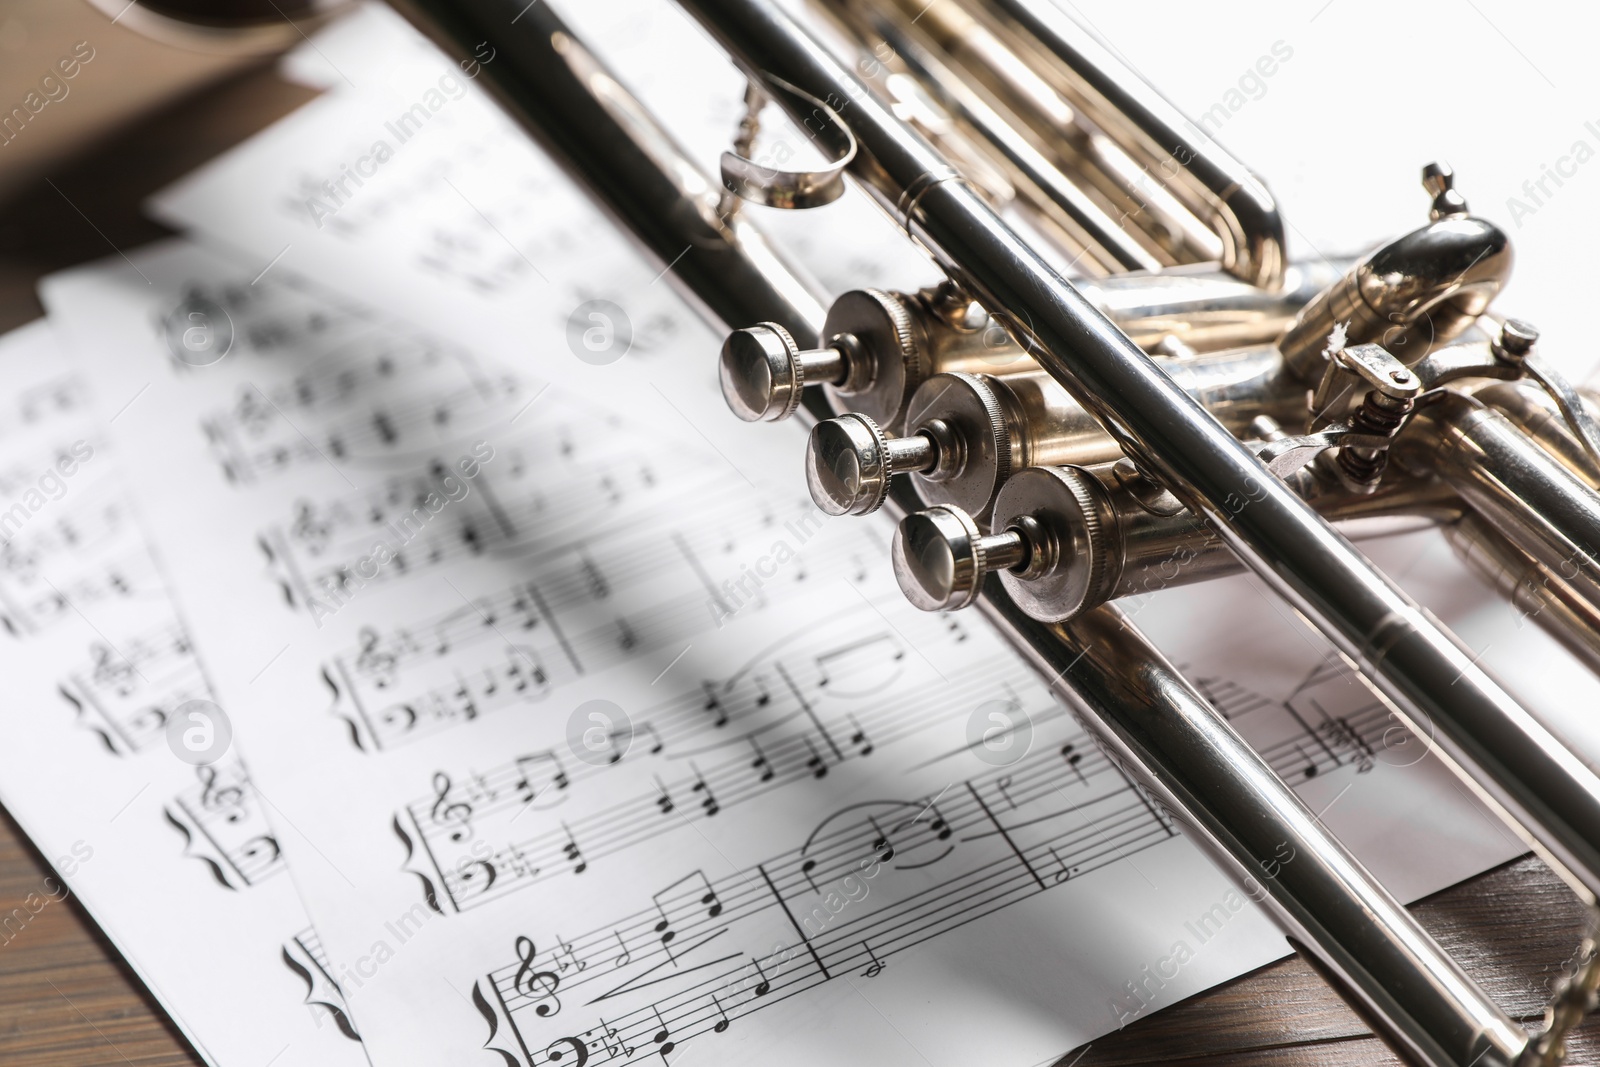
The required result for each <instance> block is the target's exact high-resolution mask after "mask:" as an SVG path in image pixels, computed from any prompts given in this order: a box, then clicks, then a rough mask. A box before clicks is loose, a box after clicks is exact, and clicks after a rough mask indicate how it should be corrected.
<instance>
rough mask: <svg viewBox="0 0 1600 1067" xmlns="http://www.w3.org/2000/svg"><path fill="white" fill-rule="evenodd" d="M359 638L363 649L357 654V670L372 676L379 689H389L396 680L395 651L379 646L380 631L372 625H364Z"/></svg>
mask: <svg viewBox="0 0 1600 1067" xmlns="http://www.w3.org/2000/svg"><path fill="white" fill-rule="evenodd" d="M357 639H358V640H359V641H360V642H361V651H360V653H358V654H357V656H356V670H358V671H360V672H361V673H362V674H364V675H367V676H369V677H371V678H372V681H373V684H374V685H376V686H377V687H378V688H379V689H387V688H388V686H389V683H390V682H392V681H393V680H394V666H395V658H394V653H393V652H389V651H387V650H386V649H383V648H380V647H378V631H377V630H374V629H373V628H372V627H370V626H363V627H362V628H361V632H360V634H358V635H357Z"/></svg>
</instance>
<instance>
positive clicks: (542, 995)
mask: <svg viewBox="0 0 1600 1067" xmlns="http://www.w3.org/2000/svg"><path fill="white" fill-rule="evenodd" d="M536 952H537V950H536V949H535V948H534V947H533V940H532V938H528V937H518V938H517V958H518V959H520V960H521V961H522V966H521V967H519V968H518V969H517V976H516V978H515V979H513V980H512V982H511V985H512V987H513V988H514V989H516V991H517V992H519V993H522V994H524V995H526V996H530V997H532V998H533V999H534V1007H533V1013H534V1014H535V1015H539V1016H545V1015H554V1014H556V1013H557V1012H559V1011H560V1010H561V1001H559V1000H557V999H556V990H557V989H559V988H560V987H561V977H560V975H558V974H556V973H555V972H554V971H536V970H534V969H533V957H534V955H535V954H536ZM552 1058H558V1057H552ZM587 1058H588V1057H587V1055H585V1054H583V1053H581V1052H580V1054H579V1058H578V1062H579V1063H582V1062H583V1061H584V1060H585V1059H587Z"/></svg>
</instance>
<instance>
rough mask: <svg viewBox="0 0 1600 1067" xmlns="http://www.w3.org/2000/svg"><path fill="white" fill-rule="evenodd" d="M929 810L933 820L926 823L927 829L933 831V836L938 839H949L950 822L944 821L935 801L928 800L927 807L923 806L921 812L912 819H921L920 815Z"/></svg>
mask: <svg viewBox="0 0 1600 1067" xmlns="http://www.w3.org/2000/svg"><path fill="white" fill-rule="evenodd" d="M929 811H931V812H933V821H932V822H931V823H929V824H928V829H930V830H932V831H933V836H934V837H936V838H938V839H939V840H940V841H948V840H950V834H951V830H950V824H949V823H947V822H945V819H944V815H943V813H941V812H940V811H939V805H938V802H937V801H929V802H928V806H927V808H925V809H924V810H923V811H922V813H921V814H919V815H918V816H917V818H916V819H915V820H913V821H921V819H922V816H923V815H926V814H927V813H928V812H929Z"/></svg>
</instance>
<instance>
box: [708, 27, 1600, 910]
mask: <svg viewBox="0 0 1600 1067" xmlns="http://www.w3.org/2000/svg"><path fill="white" fill-rule="evenodd" d="M680 3H681V4H682V6H683V7H684V8H685V9H686V10H688V11H689V12H690V13H691V14H692V15H693V16H694V17H695V18H696V19H697V20H698V21H699V22H700V23H701V25H702V26H703V27H704V28H705V29H706V30H707V31H708V32H709V33H710V34H711V36H712V37H713V38H714V39H715V40H717V41H718V42H719V43H720V44H721V45H722V46H723V47H724V49H725V50H726V51H727V52H728V53H729V54H730V55H731V56H732V57H733V58H734V60H735V62H736V63H737V64H738V65H739V66H740V67H741V68H742V69H743V70H744V72H745V73H746V75H747V76H748V77H750V78H752V79H754V80H755V81H756V82H757V83H762V82H764V81H771V80H773V79H778V80H781V81H782V82H783V83H785V84H787V85H791V86H797V87H799V89H800V90H802V91H803V92H804V93H805V94H807V95H808V96H809V97H811V98H814V99H816V100H819V101H824V102H826V103H827V104H828V107H829V108H830V109H832V111H833V112H834V113H835V114H837V115H839V116H841V120H842V122H844V123H845V124H847V125H848V128H849V130H850V131H851V134H852V135H853V138H854V139H855V141H856V143H857V144H858V145H859V148H860V150H859V151H858V152H857V153H856V154H855V156H854V158H853V159H852V160H851V161H850V163H849V165H848V169H849V173H851V174H852V175H854V176H855V177H856V178H857V179H858V180H859V181H860V182H861V184H862V185H863V186H864V187H865V188H866V189H867V190H868V191H869V192H870V193H871V194H872V195H873V196H874V198H875V199H877V200H878V202H879V203H880V204H881V205H882V206H883V207H884V208H885V209H887V210H888V211H890V212H891V213H892V214H893V216H894V217H895V218H897V219H898V220H900V221H901V223H902V224H903V225H904V226H905V228H906V230H907V233H908V234H909V235H911V236H912V237H913V238H914V239H915V240H917V242H918V243H919V244H921V245H922V246H923V247H924V248H925V249H926V250H927V251H929V252H930V253H931V254H932V255H933V256H934V258H935V260H936V262H938V263H939V264H940V265H941V266H942V267H944V268H945V270H946V271H947V273H949V275H950V276H951V277H952V278H953V279H955V280H956V281H957V282H958V283H959V284H961V286H962V287H963V289H964V290H965V291H967V292H969V293H971V294H972V295H973V296H974V297H975V298H976V299H977V300H979V302H981V303H982V304H983V306H984V307H986V308H988V309H990V313H991V314H993V315H997V316H1003V317H1004V321H1005V323H1006V325H1007V327H1008V329H1010V330H1011V331H1012V333H1013V336H1016V337H1018V338H1021V339H1025V343H1026V345H1027V346H1028V347H1029V349H1030V351H1031V353H1032V354H1033V356H1034V358H1035V359H1036V360H1037V361H1038V362H1039V364H1040V365H1041V367H1043V368H1044V369H1045V370H1046V371H1048V372H1049V373H1050V374H1051V376H1052V377H1054V378H1056V380H1057V381H1059V382H1060V383H1061V384H1062V385H1063V386H1064V387H1066V388H1067V390H1068V391H1069V392H1070V393H1071V394H1072V395H1073V396H1074V398H1075V399H1077V400H1078V401H1079V402H1080V403H1082V404H1083V405H1084V406H1086V407H1087V408H1089V409H1090V410H1091V411H1094V412H1095V414H1096V415H1097V416H1098V417H1099V418H1100V419H1101V421H1102V423H1103V424H1104V425H1105V427H1106V429H1107V430H1108V431H1110V432H1111V433H1112V435H1113V436H1114V437H1116V438H1117V440H1118V441H1119V443H1120V444H1122V445H1123V447H1124V450H1125V451H1126V452H1127V453H1128V454H1129V455H1130V456H1131V457H1132V458H1134V459H1135V460H1136V461H1137V462H1138V463H1140V465H1141V466H1142V467H1143V468H1144V469H1146V470H1148V471H1150V472H1152V473H1153V474H1155V475H1156V476H1158V477H1159V478H1160V479H1161V481H1162V482H1163V483H1164V484H1166V485H1167V487H1168V488H1170V489H1171V490H1172V491H1173V492H1174V493H1176V494H1177V495H1178V497H1179V498H1180V499H1181V500H1182V501H1183V502H1184V503H1185V504H1187V505H1188V506H1190V507H1191V508H1192V509H1194V510H1195V511H1196V512H1197V513H1199V514H1201V515H1204V516H1205V517H1206V519H1207V521H1209V522H1210V523H1212V525H1213V526H1214V527H1215V528H1216V529H1217V530H1218V532H1219V533H1220V534H1221V536H1222V537H1223V538H1224V540H1225V541H1226V542H1227V543H1228V544H1229V546H1230V547H1231V548H1232V549H1233V550H1234V551H1235V552H1236V553H1238V554H1239V556H1240V557H1241V558H1242V559H1243V560H1244V561H1245V562H1246V564H1247V565H1248V566H1249V567H1250V569H1252V570H1253V571H1255V572H1256V573H1257V574H1258V575H1259V576H1261V577H1262V578H1263V579H1264V580H1265V581H1266V582H1267V583H1268V584H1269V585H1270V586H1271V587H1273V588H1274V589H1275V590H1276V591H1277V592H1278V593H1279V594H1280V595H1281V596H1283V597H1284V598H1285V599H1286V600H1287V601H1288V602H1289V603H1290V604H1291V605H1293V607H1294V608H1295V609H1296V610H1297V611H1299V612H1300V613H1301V614H1302V615H1303V616H1305V617H1306V618H1307V619H1308V620H1310V621H1312V622H1313V623H1315V624H1316V625H1317V626H1318V627H1319V628H1320V629H1321V630H1322V631H1323V632H1324V633H1325V634H1326V635H1327V636H1328V637H1329V639H1330V640H1331V641H1332V642H1333V644H1334V646H1335V647H1336V648H1337V649H1338V650H1339V651H1340V652H1341V653H1342V654H1343V655H1344V656H1345V657H1346V658H1347V659H1348V661H1349V662H1351V663H1352V664H1353V665H1355V666H1356V667H1358V668H1359V669H1360V670H1361V671H1362V672H1363V673H1364V674H1366V675H1367V676H1368V677H1369V678H1371V679H1372V680H1373V682H1374V684H1375V686H1376V687H1377V689H1378V691H1379V692H1380V693H1381V694H1382V695H1383V696H1385V697H1386V698H1387V699H1388V701H1389V702H1390V703H1391V704H1393V705H1394V706H1395V708H1396V710H1397V711H1398V712H1399V713H1400V714H1401V716H1402V718H1403V719H1404V720H1405V721H1406V722H1407V723H1408V724H1409V726H1410V727H1411V728H1412V729H1413V731H1414V732H1416V733H1417V734H1418V736H1422V737H1430V736H1432V737H1436V738H1437V740H1438V746H1439V749H1440V751H1441V752H1442V754H1443V756H1444V758H1445V760H1446V762H1447V763H1448V764H1450V765H1451V766H1452V767H1453V769H1455V770H1456V771H1457V773H1458V774H1461V775H1462V776H1463V777H1464V778H1466V779H1467V780H1468V781H1470V782H1472V783H1473V784H1474V785H1475V786H1476V788H1477V789H1478V790H1479V792H1480V794H1481V795H1483V796H1485V797H1486V798H1487V799H1489V800H1490V802H1491V803H1492V804H1494V805H1495V806H1496V807H1497V808H1498V809H1499V810H1500V811H1501V812H1502V813H1504V814H1506V815H1507V816H1508V819H1509V821H1511V822H1512V824H1513V825H1514V826H1516V827H1518V828H1519V829H1520V830H1521V832H1523V833H1524V834H1525V836H1526V837H1527V838H1528V840H1529V841H1530V843H1533V844H1535V845H1536V847H1538V848H1539V849H1540V850H1541V851H1542V852H1543V853H1544V854H1545V855H1546V856H1547V857H1548V858H1550V859H1552V860H1553V862H1554V864H1555V865H1556V866H1557V868H1558V869H1560V870H1562V871H1564V872H1566V873H1568V875H1569V877H1570V879H1571V881H1572V882H1573V885H1574V888H1575V889H1577V890H1578V891H1579V892H1580V893H1582V895H1583V896H1584V897H1585V899H1586V900H1588V901H1590V902H1593V901H1594V899H1595V893H1596V891H1597V890H1600V778H1597V777H1596V775H1595V773H1594V772H1593V771H1591V770H1590V769H1589V768H1588V767H1587V766H1586V765H1585V764H1584V763H1583V762H1582V761H1581V760H1579V759H1578V758H1577V757H1576V756H1574V755H1573V754H1572V753H1571V752H1570V751H1568V750H1567V749H1566V748H1565V747H1564V746H1563V745H1562V743H1561V742H1560V741H1559V740H1558V739H1557V738H1556V737H1555V736H1554V735H1553V734H1552V733H1550V731H1548V730H1547V729H1546V728H1545V727H1544V726H1543V725H1541V724H1540V723H1539V722H1538V721H1537V720H1536V719H1535V718H1534V717H1533V716H1532V715H1531V714H1529V713H1528V711H1527V710H1526V709H1524V708H1523V707H1522V706H1521V705H1520V704H1519V703H1518V702H1517V701H1516V700H1515V699H1514V698H1513V697H1512V696H1511V695H1510V694H1509V693H1507V692H1506V691H1505V690H1504V689H1503V688H1502V687H1501V686H1500V685H1499V683H1498V682H1496V681H1495V680H1494V679H1493V678H1491V677H1490V676H1489V674H1488V673H1487V672H1486V671H1485V670H1483V669H1482V668H1481V667H1479V666H1478V665H1477V663H1476V660H1475V658H1474V656H1473V655H1472V653H1471V652H1470V651H1469V650H1468V649H1466V648H1465V647H1464V646H1463V645H1462V644H1461V643H1460V642H1459V641H1458V640H1457V639H1456V638H1454V637H1453V636H1452V635H1450V634H1448V633H1447V632H1446V631H1445V630H1444V629H1443V628H1442V627H1441V626H1440V625H1439V624H1438V623H1437V622H1436V621H1435V620H1434V619H1433V618H1432V617H1431V616H1429V615H1428V614H1427V613H1426V612H1425V611H1424V610H1423V609H1422V608H1421V607H1420V606H1418V605H1417V604H1416V603H1415V602H1414V601H1412V600H1411V599H1410V598H1409V597H1408V596H1406V594H1405V593H1403V592H1402V591H1401V590H1400V589H1399V588H1398V587H1397V586H1395V585H1394V584H1393V583H1392V582H1391V581H1390V580H1389V579H1387V578H1386V577H1385V576H1384V575H1382V574H1381V573H1380V572H1379V571H1378V570H1377V569H1376V568H1375V567H1374V566H1373V565H1372V564H1371V563H1370V562H1369V561H1367V560H1366V559H1365V558H1364V557H1363V556H1362V555H1361V554H1360V553H1359V552H1358V551H1357V550H1356V549H1355V548H1354V546H1353V545H1352V544H1351V543H1350V542H1349V541H1348V540H1346V539H1345V538H1344V537H1342V536H1341V535H1340V534H1339V533H1338V532H1337V531H1335V530H1334V529H1333V528H1332V527H1330V526H1329V525H1328V524H1327V523H1326V522H1324V521H1323V520H1322V519H1321V518H1320V517H1319V516H1317V515H1316V513H1315V512H1314V511H1313V510H1312V509H1311V508H1310V507H1309V506H1308V505H1306V504H1305V502H1304V501H1302V500H1301V499H1300V498H1299V497H1298V496H1296V495H1295V494H1294V493H1293V492H1292V491H1290V490H1289V489H1288V488H1287V487H1286V486H1285V485H1284V484H1283V483H1282V482H1280V481H1279V480H1278V479H1277V478H1276V477H1275V476H1274V475H1272V474H1271V473H1270V472H1269V471H1267V470H1266V468H1265V467H1264V465H1263V464H1262V463H1261V462H1260V461H1259V460H1258V459H1257V458H1256V456H1255V455H1254V454H1253V453H1251V452H1250V451H1249V450H1247V449H1246V448H1245V447H1244V446H1243V445H1242V444H1241V443H1240V442H1239V441H1237V440H1235V439H1234V438H1233V437H1232V436H1230V435H1229V434H1228V433H1227V431H1226V430H1225V429H1224V428H1223V427H1222V426H1221V425H1220V424H1219V423H1218V422H1217V421H1216V420H1215V419H1214V418H1212V417H1211V416H1210V415H1209V414H1207V413H1206V412H1205V410H1204V408H1202V407H1201V406H1200V405H1199V404H1198V403H1196V402H1195V401H1194V400H1193V399H1192V398H1191V397H1189V396H1188V395H1187V394H1186V393H1184V392H1183V391H1182V390H1181V389H1180V388H1179V387H1178V386H1177V385H1176V384H1175V383H1174V382H1173V381H1172V379H1171V378H1170V377H1168V376H1167V375H1166V374H1165V373H1164V372H1163V371H1162V370H1161V369H1160V368H1159V367H1158V366H1156V365H1155V363H1153V362H1152V361H1151V360H1150V358H1149V357H1148V356H1146V355H1145V354H1144V353H1143V352H1142V351H1140V350H1139V348H1138V347H1137V346H1136V345H1134V344H1133V343H1132V342H1131V341H1129V340H1128V338H1127V337H1126V336H1124V335H1123V334H1122V333H1121V332H1120V331H1118V330H1117V329H1116V327H1115V326H1114V325H1113V324H1112V323H1111V322H1110V321H1108V320H1107V319H1106V318H1105V317H1104V316H1103V315H1101V314H1100V313H1099V312H1098V311H1096V310H1095V309H1094V308H1093V307H1092V306H1091V305H1090V304H1089V303H1088V302H1087V301H1086V300H1085V299H1084V298H1083V297H1082V296H1081V294H1079V293H1078V292H1077V290H1075V289H1074V288H1073V287H1072V285H1071V284H1070V283H1068V282H1067V281H1066V280H1065V279H1064V278H1062V277H1061V276H1060V275H1059V274H1057V273H1056V272H1055V271H1054V270H1053V269H1052V268H1051V267H1050V266H1049V264H1048V263H1047V262H1046V261H1045V260H1044V259H1043V258H1041V257H1040V256H1039V254H1038V253H1036V252H1035V251H1034V250H1033V249H1032V248H1030V247H1029V245H1028V244H1027V243H1026V242H1025V241H1024V240H1022V239H1021V238H1020V237H1018V235H1017V234H1016V233H1015V232H1014V231H1012V230H1011V228H1010V227H1009V226H1007V225H1006V224H1005V223H1004V222H1003V221H1002V220H1001V219H1000V218H999V217H998V216H997V215H996V214H995V213H994V212H993V211H992V210H991V209H990V208H989V206H988V205H987V204H986V203H985V202H984V201H983V199H982V198H981V197H979V196H978V195H977V194H976V193H975V192H973V190H971V189H970V188H969V187H967V186H966V185H965V184H964V183H963V182H962V181H961V180H960V179H959V176H958V175H957V174H956V172H955V171H954V170H953V169H952V168H951V167H950V166H949V165H948V163H947V162H946V161H945V160H944V159H943V158H942V157H941V156H940V155H939V154H938V153H937V151H935V150H934V149H933V148H932V146H930V145H929V144H928V142H927V141H926V140H924V139H923V138H922V137H920V136H919V135H918V134H917V133H916V132H915V131H913V130H911V129H910V128H908V127H907V126H906V124H905V123H903V122H902V121H900V120H899V119H898V118H897V117H896V116H895V115H894V114H893V113H891V112H890V111H889V110H888V109H887V108H886V107H885V106H883V104H882V103H880V102H879V101H878V100H876V99H875V98H874V97H873V96H872V95H871V93H870V92H869V90H868V89H867V88H866V86H864V85H863V84H862V83H861V82H860V81H859V80H857V79H856V78H855V77H853V76H852V75H851V73H850V72H849V71H847V70H845V69H844V68H843V67H842V66H841V65H840V64H839V63H838V62H837V61H836V60H835V59H834V58H833V57H832V56H831V55H830V54H829V53H828V52H827V51H826V49H825V48H823V47H822V45H820V44H819V43H818V42H817V41H816V40H815V39H814V38H813V37H811V36H810V35H809V33H808V32H807V31H806V30H805V29H804V28H802V27H801V26H800V25H799V24H798V23H797V22H795V20H794V19H793V18H792V17H791V16H790V15H789V14H787V13H786V12H785V11H783V10H782V9H780V8H779V7H778V6H777V5H776V4H774V3H770V2H766V0H680ZM780 99H781V102H783V104H784V106H785V107H786V109H788V110H789V111H790V114H791V117H792V118H794V119H795V121H797V122H801V123H803V122H805V121H806V120H807V119H810V120H811V121H812V122H816V121H817V118H816V117H815V114H814V109H811V108H809V107H807V106H803V105H801V104H797V103H796V102H795V100H794V98H780Z"/></svg>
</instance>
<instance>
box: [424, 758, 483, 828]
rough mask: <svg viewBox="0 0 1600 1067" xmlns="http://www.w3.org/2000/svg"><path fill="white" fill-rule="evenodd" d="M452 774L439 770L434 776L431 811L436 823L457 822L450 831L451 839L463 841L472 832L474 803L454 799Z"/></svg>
mask: <svg viewBox="0 0 1600 1067" xmlns="http://www.w3.org/2000/svg"><path fill="white" fill-rule="evenodd" d="M451 788H452V786H451V782H450V776H449V775H448V774H446V773H444V772H443V771H439V772H437V773H435V774H434V776H433V795H434V801H433V809H432V810H431V811H430V812H429V814H430V815H432V816H433V821H434V823H436V824H438V825H441V826H442V825H444V824H446V823H455V824H456V828H455V829H454V830H452V831H450V840H452V841H461V840H463V839H465V838H466V837H468V836H470V835H471V833H472V805H471V804H468V803H467V802H466V801H464V800H456V801H452V800H451V799H450V790H451Z"/></svg>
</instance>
